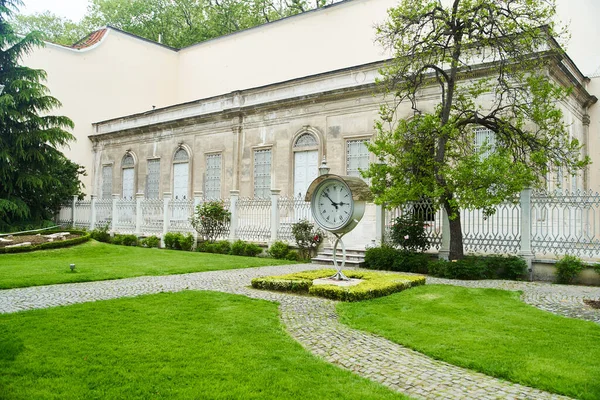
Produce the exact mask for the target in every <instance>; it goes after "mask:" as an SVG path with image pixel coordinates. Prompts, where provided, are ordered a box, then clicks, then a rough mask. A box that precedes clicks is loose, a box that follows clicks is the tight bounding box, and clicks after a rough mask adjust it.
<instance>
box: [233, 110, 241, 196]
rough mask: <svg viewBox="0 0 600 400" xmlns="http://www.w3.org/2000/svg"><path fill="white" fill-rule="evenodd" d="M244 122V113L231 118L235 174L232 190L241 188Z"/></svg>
mask: <svg viewBox="0 0 600 400" xmlns="http://www.w3.org/2000/svg"><path fill="white" fill-rule="evenodd" d="M243 123H244V116H243V114H242V113H239V115H237V116H235V117H234V118H233V119H232V120H231V131H232V133H233V160H232V162H233V164H232V165H233V176H232V182H231V184H232V190H237V191H239V190H240V167H239V165H240V162H241V160H242V151H243V149H242V130H243V127H242V125H243Z"/></svg>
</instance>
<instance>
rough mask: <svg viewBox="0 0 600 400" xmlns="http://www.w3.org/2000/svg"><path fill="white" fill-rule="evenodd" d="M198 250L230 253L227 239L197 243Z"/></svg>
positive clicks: (229, 244)
mask: <svg viewBox="0 0 600 400" xmlns="http://www.w3.org/2000/svg"><path fill="white" fill-rule="evenodd" d="M197 250H198V251H201V252H204V253H215V254H230V253H231V243H229V241H228V240H219V241H217V242H214V243H211V242H201V243H200V244H198V249H197Z"/></svg>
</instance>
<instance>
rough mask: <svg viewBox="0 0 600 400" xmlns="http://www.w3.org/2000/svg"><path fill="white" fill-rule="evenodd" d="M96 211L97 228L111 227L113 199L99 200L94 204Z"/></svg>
mask: <svg viewBox="0 0 600 400" xmlns="http://www.w3.org/2000/svg"><path fill="white" fill-rule="evenodd" d="M94 204H95V209H96V227H98V228H103V227H105V226H106V225H108V226H109V227H110V224H111V221H112V206H113V201H112V199H98V200H96V201H95V202H94Z"/></svg>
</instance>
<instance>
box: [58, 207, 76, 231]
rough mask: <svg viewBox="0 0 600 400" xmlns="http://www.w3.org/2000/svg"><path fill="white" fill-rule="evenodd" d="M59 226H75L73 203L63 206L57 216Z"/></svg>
mask: <svg viewBox="0 0 600 400" xmlns="http://www.w3.org/2000/svg"><path fill="white" fill-rule="evenodd" d="M56 223H57V224H58V225H65V226H66V225H73V203H69V204H63V205H62V206H61V208H60V210H59V211H58V214H57V215H56Z"/></svg>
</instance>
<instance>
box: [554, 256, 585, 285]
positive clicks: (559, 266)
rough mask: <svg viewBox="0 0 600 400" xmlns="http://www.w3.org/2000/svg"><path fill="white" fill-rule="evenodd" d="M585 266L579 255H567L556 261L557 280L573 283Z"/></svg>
mask: <svg viewBox="0 0 600 400" xmlns="http://www.w3.org/2000/svg"><path fill="white" fill-rule="evenodd" d="M584 268H585V265H584V264H583V262H582V261H581V259H580V258H579V257H576V256H570V255H566V256H564V257H563V258H561V259H560V260H559V261H558V262H557V263H556V282H557V283H571V282H573V280H574V279H575V278H576V277H577V275H579V273H580V272H581V271H583V269H584Z"/></svg>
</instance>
